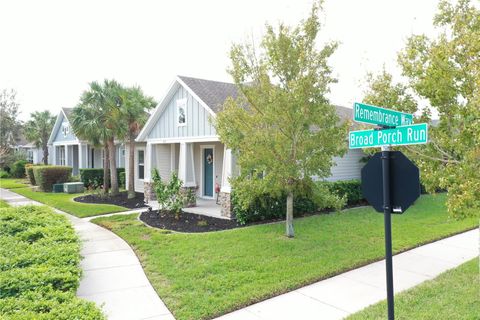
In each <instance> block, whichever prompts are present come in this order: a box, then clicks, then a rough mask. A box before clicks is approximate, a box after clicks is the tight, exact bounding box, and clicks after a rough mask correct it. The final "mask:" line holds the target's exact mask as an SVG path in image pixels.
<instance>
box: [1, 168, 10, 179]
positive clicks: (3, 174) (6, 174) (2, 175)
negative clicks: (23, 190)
mask: <svg viewBox="0 0 480 320" xmlns="http://www.w3.org/2000/svg"><path fill="white" fill-rule="evenodd" d="M8 177H10V174H9V173H8V172H7V171H3V170H0V179H5V178H8Z"/></svg>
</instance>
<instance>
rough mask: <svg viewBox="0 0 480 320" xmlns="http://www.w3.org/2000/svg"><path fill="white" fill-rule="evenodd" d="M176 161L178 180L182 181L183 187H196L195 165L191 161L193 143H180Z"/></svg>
mask: <svg viewBox="0 0 480 320" xmlns="http://www.w3.org/2000/svg"><path fill="white" fill-rule="evenodd" d="M178 160H179V161H178V178H179V179H180V180H182V181H183V185H184V187H188V188H191V187H196V186H197V184H196V182H195V164H194V161H193V143H186V142H181V143H180V154H179V159H178Z"/></svg>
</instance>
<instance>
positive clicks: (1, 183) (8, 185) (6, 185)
mask: <svg viewBox="0 0 480 320" xmlns="http://www.w3.org/2000/svg"><path fill="white" fill-rule="evenodd" d="M27 185H28V183H27V180H25V179H18V178H6V179H5V178H1V179H0V188H3V189H15V188H24V187H26V186H27Z"/></svg>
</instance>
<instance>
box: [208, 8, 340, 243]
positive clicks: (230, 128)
mask: <svg viewBox="0 0 480 320" xmlns="http://www.w3.org/2000/svg"><path fill="white" fill-rule="evenodd" d="M320 10H321V3H315V4H314V5H313V7H312V10H311V14H310V16H309V17H308V18H307V19H306V20H303V21H302V22H301V23H300V24H299V25H298V26H296V27H293V28H292V27H289V26H285V25H284V24H280V25H279V26H278V28H274V27H273V26H271V25H267V31H266V35H265V36H264V37H263V41H262V42H261V45H260V47H259V48H256V47H255V46H254V45H253V44H249V43H246V44H235V45H233V46H232V48H231V51H230V58H231V61H232V68H231V69H230V70H229V72H230V74H231V75H232V77H233V79H234V81H235V84H236V85H237V86H238V88H239V90H240V92H241V95H240V97H239V98H238V99H237V100H233V99H228V100H227V101H226V102H225V105H224V109H223V111H222V112H220V113H219V114H218V116H217V118H216V128H217V132H218V134H219V135H220V139H221V140H222V141H223V142H224V143H225V144H226V145H228V146H229V147H230V148H232V149H233V150H234V152H235V153H236V155H237V157H238V165H239V166H240V167H241V173H240V175H239V176H238V177H236V178H234V179H232V187H233V188H234V189H235V192H236V195H237V198H238V200H239V201H240V203H241V204H242V206H243V207H247V206H248V204H249V203H250V202H251V201H252V200H253V199H254V198H255V197H258V196H262V195H264V194H270V195H273V196H279V195H280V194H282V193H283V194H286V195H287V200H286V202H287V209H286V235H287V236H288V237H293V236H294V230H293V198H294V194H297V195H300V194H301V193H303V192H305V191H306V190H308V189H310V188H311V178H310V177H311V176H313V175H315V176H318V177H320V178H322V177H327V176H328V175H329V174H330V168H331V166H332V156H337V155H342V153H343V152H344V151H345V137H346V125H345V124H340V120H339V118H338V116H337V115H336V112H335V108H334V106H333V105H331V104H330V103H329V101H328V99H327V98H326V94H327V93H328V92H329V85H330V84H331V83H333V82H335V79H333V78H332V76H331V69H330V67H329V66H328V63H327V62H328V58H329V57H330V56H331V55H332V54H333V52H334V51H335V49H336V48H337V44H336V43H328V44H326V45H325V46H324V47H323V48H322V49H321V50H317V49H316V41H315V39H316V37H317V34H318V32H319V31H320V27H321V26H320V22H319V17H318V13H319V11H320ZM324 192H328V191H327V190H324Z"/></svg>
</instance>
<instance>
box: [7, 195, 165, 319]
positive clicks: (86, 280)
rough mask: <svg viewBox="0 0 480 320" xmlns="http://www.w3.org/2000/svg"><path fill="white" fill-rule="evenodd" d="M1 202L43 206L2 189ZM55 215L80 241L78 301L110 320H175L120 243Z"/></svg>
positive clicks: (96, 229) (86, 225) (98, 229)
mask: <svg viewBox="0 0 480 320" xmlns="http://www.w3.org/2000/svg"><path fill="white" fill-rule="evenodd" d="M0 198H1V199H3V200H5V201H7V202H8V203H9V204H10V205H12V206H20V205H27V204H30V205H42V204H41V203H39V202H36V201H33V200H30V199H27V198H25V197H23V196H21V195H18V194H16V193H14V192H11V191H9V190H5V189H0ZM55 211H56V212H58V213H60V214H63V215H65V216H67V217H68V219H69V220H70V221H71V222H72V224H73V227H74V228H75V231H76V232H77V234H78V235H79V237H80V238H81V239H82V250H81V255H82V256H83V260H82V262H81V267H82V270H83V277H82V279H81V281H80V287H79V288H78V290H77V295H78V296H79V297H82V298H85V299H87V300H90V301H93V302H95V303H97V305H98V306H99V307H102V309H103V311H104V312H105V314H106V315H107V316H108V319H111V320H123V319H125V320H137V319H138V320H140V319H149V320H174V317H173V315H172V314H171V313H170V311H169V310H168V309H167V307H166V306H165V304H164V303H163V302H162V300H161V299H160V298H159V297H158V295H157V293H156V292H155V290H154V289H153V287H152V285H151V284H150V282H149V281H148V279H147V277H146V276H145V273H144V272H143V268H142V266H141V265H140V262H139V261H138V258H137V256H136V255H135V253H134V252H133V250H132V249H131V248H130V246H129V245H128V244H127V243H126V242H125V241H124V240H123V239H121V238H120V237H118V236H117V235H115V234H114V233H113V232H110V231H108V230H106V229H104V228H102V227H99V226H97V225H95V224H93V223H91V222H89V221H86V220H83V219H80V218H77V217H74V216H72V215H69V214H66V213H64V212H62V211H60V210H55Z"/></svg>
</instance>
